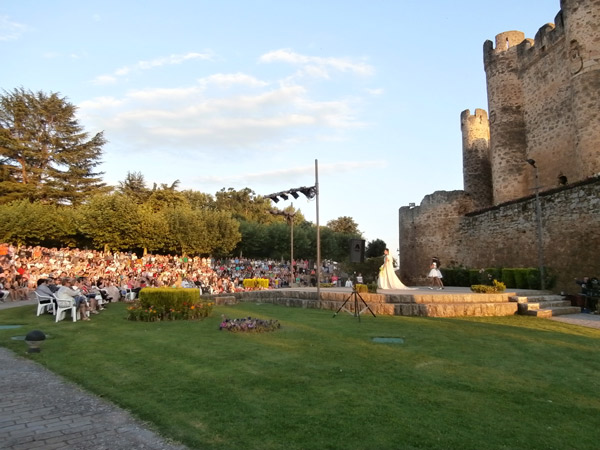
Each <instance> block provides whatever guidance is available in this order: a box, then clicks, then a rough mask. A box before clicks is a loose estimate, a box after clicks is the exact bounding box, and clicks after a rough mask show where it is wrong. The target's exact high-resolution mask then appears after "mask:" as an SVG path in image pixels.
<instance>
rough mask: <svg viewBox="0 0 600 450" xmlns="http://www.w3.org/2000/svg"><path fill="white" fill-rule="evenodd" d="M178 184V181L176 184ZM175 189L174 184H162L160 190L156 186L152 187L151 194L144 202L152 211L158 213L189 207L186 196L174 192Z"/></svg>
mask: <svg viewBox="0 0 600 450" xmlns="http://www.w3.org/2000/svg"><path fill="white" fill-rule="evenodd" d="M178 182H179V181H177V182H176V183H178ZM175 187H176V184H175V183H174V184H173V185H171V186H167V185H165V184H163V185H161V187H160V188H157V187H156V184H155V185H154V188H153V189H152V193H151V194H150V196H149V197H148V200H147V201H146V203H147V204H148V205H149V206H150V208H151V209H152V211H154V212H158V211H161V210H162V209H165V208H178V207H183V206H189V203H188V201H187V198H186V196H185V195H183V194H182V193H181V192H178V191H176V190H175Z"/></svg>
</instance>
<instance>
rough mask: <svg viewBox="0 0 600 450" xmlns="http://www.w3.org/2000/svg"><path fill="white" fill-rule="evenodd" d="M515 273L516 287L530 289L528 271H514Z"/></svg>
mask: <svg viewBox="0 0 600 450" xmlns="http://www.w3.org/2000/svg"><path fill="white" fill-rule="evenodd" d="M514 271H515V287H516V288H517V289H529V282H528V281H527V269H514Z"/></svg>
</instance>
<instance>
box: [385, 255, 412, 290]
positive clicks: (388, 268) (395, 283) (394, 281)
mask: <svg viewBox="0 0 600 450" xmlns="http://www.w3.org/2000/svg"><path fill="white" fill-rule="evenodd" d="M377 288H378V289H413V288H409V287H407V286H405V285H404V284H403V283H402V281H400V279H399V278H398V277H397V276H396V272H395V271H394V261H393V258H392V257H391V256H390V250H389V249H388V248H386V249H385V250H384V251H383V264H382V266H381V267H380V268H379V277H378V278H377Z"/></svg>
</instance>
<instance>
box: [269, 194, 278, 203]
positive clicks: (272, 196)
mask: <svg viewBox="0 0 600 450" xmlns="http://www.w3.org/2000/svg"><path fill="white" fill-rule="evenodd" d="M267 198H270V199H271V200H273V201H274V202H275V203H277V202H279V199H278V198H277V196H276V195H269V196H268V197H267Z"/></svg>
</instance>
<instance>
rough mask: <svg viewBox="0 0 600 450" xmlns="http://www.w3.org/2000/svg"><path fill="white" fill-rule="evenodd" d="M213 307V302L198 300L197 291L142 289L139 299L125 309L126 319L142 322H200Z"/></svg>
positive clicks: (198, 294)
mask: <svg viewBox="0 0 600 450" xmlns="http://www.w3.org/2000/svg"><path fill="white" fill-rule="evenodd" d="M213 306H214V303H213V302H207V301H203V300H202V299H201V298H200V293H199V291H198V289H190V288H144V289H142V290H141V291H140V297H139V299H138V300H136V301H135V302H134V303H133V304H132V305H131V306H129V307H128V308H127V319H128V320H135V321H142V322H156V321H160V320H200V319H204V318H205V317H208V316H209V315H210V314H211V313H212V310H213Z"/></svg>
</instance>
